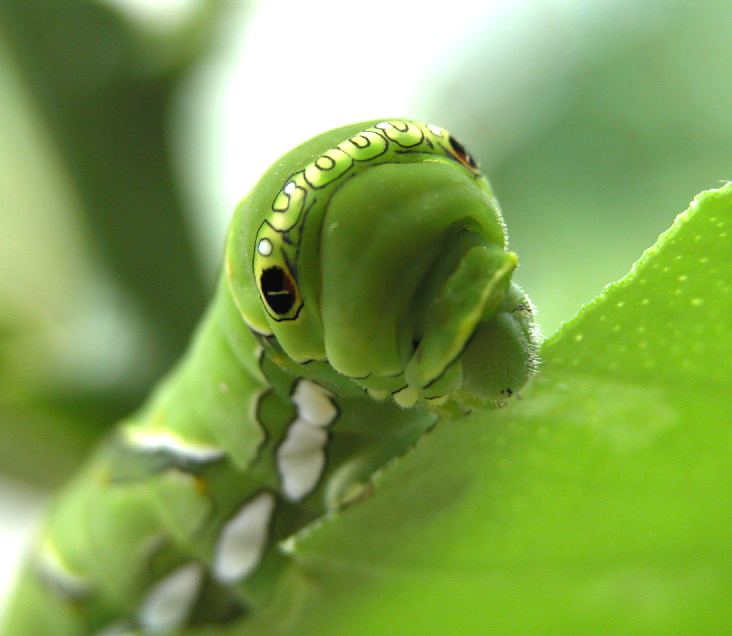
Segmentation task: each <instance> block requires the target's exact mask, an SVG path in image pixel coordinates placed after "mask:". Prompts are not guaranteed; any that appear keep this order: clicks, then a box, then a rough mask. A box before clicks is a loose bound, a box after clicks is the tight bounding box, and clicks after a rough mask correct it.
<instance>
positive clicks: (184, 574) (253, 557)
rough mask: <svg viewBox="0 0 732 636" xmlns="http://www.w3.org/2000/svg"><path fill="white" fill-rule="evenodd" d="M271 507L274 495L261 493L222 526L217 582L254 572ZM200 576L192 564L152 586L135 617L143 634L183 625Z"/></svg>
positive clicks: (104, 635)
mask: <svg viewBox="0 0 732 636" xmlns="http://www.w3.org/2000/svg"><path fill="white" fill-rule="evenodd" d="M274 507H275V499H274V497H273V495H271V494H270V493H268V492H264V493H261V494H259V495H257V496H256V497H255V498H254V499H251V500H250V501H248V502H247V503H246V504H244V506H242V508H241V509H240V510H239V512H237V513H236V514H235V515H234V517H233V518H232V519H231V520H230V521H229V522H228V523H227V524H226V525H225V526H224V528H223V530H222V531H221V536H220V537H219V541H218V545H217V547H216V554H215V557H214V563H213V574H214V576H215V577H216V579H218V580H219V581H221V582H222V583H226V584H234V583H238V582H240V581H242V580H243V579H245V578H246V577H247V576H248V575H249V574H251V573H252V572H253V571H254V569H255V568H256V567H257V565H258V564H259V561H260V560H261V558H262V554H263V552H264V550H265V548H266V546H267V535H268V533H269V525H270V521H271V519H272V513H273V512H274ZM203 576H204V569H203V566H202V565H201V564H200V563H195V562H193V563H188V564H186V565H183V566H180V567H179V568H177V569H175V570H173V572H171V573H170V574H168V575H167V576H165V577H164V578H162V579H161V580H160V581H158V582H157V583H155V585H153V587H152V588H150V591H149V592H148V593H147V595H146V596H145V598H144V599H143V601H142V603H141V605H140V609H139V611H138V614H137V619H138V622H139V624H140V626H141V627H142V628H143V630H144V631H145V632H146V633H151V634H163V633H169V632H171V631H173V630H176V629H179V628H180V627H182V626H183V625H185V623H186V621H187V620H188V618H189V617H190V615H191V612H192V610H193V607H194V606H195V604H196V600H197V599H198V596H199V592H200V588H201V583H202V582H203ZM129 629H130V628H129V625H127V624H125V623H119V624H115V625H111V626H109V627H107V628H106V629H104V630H102V631H101V632H99V633H98V634H97V636H112V635H116V634H125V633H128V630H129Z"/></svg>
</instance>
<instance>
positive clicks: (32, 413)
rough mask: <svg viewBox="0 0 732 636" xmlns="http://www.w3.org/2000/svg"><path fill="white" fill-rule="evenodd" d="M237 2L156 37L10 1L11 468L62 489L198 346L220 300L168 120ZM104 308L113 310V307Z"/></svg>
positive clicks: (2, 291) (90, 1)
mask: <svg viewBox="0 0 732 636" xmlns="http://www.w3.org/2000/svg"><path fill="white" fill-rule="evenodd" d="M227 5H228V3H227V2H226V1H225V0H199V2H197V3H193V4H192V5H191V7H192V9H191V10H190V11H189V12H188V14H187V16H186V17H185V19H183V20H178V21H177V22H176V23H175V24H174V25H172V26H171V27H169V28H166V29H162V28H158V29H153V28H151V27H150V25H149V24H148V23H146V22H145V21H143V20H137V19H135V16H134V15H133V14H131V13H129V12H125V11H123V10H121V9H120V8H116V7H114V6H113V5H112V4H111V2H110V3H108V4H107V3H104V2H101V1H95V0H59V1H56V0H28V1H26V0H22V1H21V0H8V1H7V2H2V3H0V44H2V47H3V48H2V50H1V51H0V53H2V59H1V60H0V61H1V62H2V65H0V82H2V84H3V88H7V89H8V90H7V91H5V92H4V93H3V98H2V102H0V106H2V110H3V114H4V115H10V116H8V117H4V118H3V124H4V126H5V129H4V130H3V134H2V138H3V139H4V140H6V139H7V140H10V142H11V143H8V144H7V145H6V146H4V147H3V149H2V151H0V153H1V154H0V163H2V165H4V166H9V167H10V168H12V170H6V171H5V172H4V174H6V175H7V174H11V175H14V176H11V177H10V178H6V179H4V180H2V184H1V185H2V188H3V193H2V194H3V197H2V198H3V201H4V202H5V203H6V207H5V208H4V209H5V210H8V213H7V214H5V215H4V216H3V221H4V222H6V223H9V228H8V227H7V226H6V228H5V232H6V237H5V241H3V243H4V244H6V245H7V248H4V249H3V259H2V265H3V270H4V273H5V275H6V277H7V278H6V279H5V280H4V281H3V286H2V288H0V313H2V316H0V320H2V322H3V327H4V328H5V329H4V333H3V336H2V342H1V343H0V348H1V349H2V350H1V351H0V379H2V380H3V382H4V389H5V390H2V391H0V419H1V420H2V427H1V430H0V458H2V461H0V466H1V467H2V468H1V470H2V471H3V472H5V473H8V474H11V475H13V476H15V477H22V478H24V479H28V480H30V481H33V482H36V483H39V484H44V485H46V484H50V483H56V482H58V481H59V480H61V479H63V478H64V477H65V476H66V475H67V474H68V473H69V471H70V469H71V467H72V466H74V465H77V464H78V463H79V461H80V459H81V457H82V456H83V454H84V452H85V450H86V448H87V447H88V446H89V444H91V443H92V441H93V439H94V437H95V436H98V435H99V433H101V432H102V431H104V430H105V429H106V428H108V427H109V425H110V424H112V423H113V422H114V421H115V420H117V419H118V418H119V417H120V416H121V415H122V414H123V413H125V412H128V411H129V410H130V409H131V408H132V407H133V406H134V405H136V404H137V403H138V402H139V400H140V399H141V396H142V394H143V392H146V391H147V390H148V388H149V386H150V384H151V382H152V381H153V380H154V379H155V378H156V377H157V376H158V375H159V374H160V373H161V372H162V371H164V370H165V369H167V368H168V367H169V366H170V365H171V363H172V362H173V361H174V359H175V358H176V357H177V356H178V355H179V354H180V352H181V350H182V349H183V348H184V346H185V345H186V343H187V340H188V337H189V335H190V332H191V329H192V326H193V324H194V322H195V321H196V320H197V319H198V317H199V314H200V312H201V309H202V307H203V305H204V302H205V300H206V296H207V290H206V289H205V285H204V284H202V282H201V277H200V275H199V270H198V261H197V258H196V255H195V253H194V250H193V243H192V240H191V237H190V236H189V232H188V228H187V227H186V225H187V224H186V222H185V210H184V207H185V206H184V201H183V199H182V195H181V190H182V188H181V187H180V184H178V183H176V181H175V178H176V172H175V170H174V165H173V163H174V161H173V156H172V151H171V148H170V143H169V139H168V137H169V132H170V130H169V128H170V110H171V106H172V103H173V101H174V98H175V93H176V90H177V86H178V85H179V83H180V82H181V81H182V80H183V79H184V78H185V77H186V75H187V73H188V71H189V70H190V69H191V68H192V67H193V65H194V64H195V63H196V62H197V61H199V60H200V59H201V57H202V54H203V53H204V52H205V51H206V50H207V47H208V45H209V43H210V40H211V35H212V33H213V30H214V27H215V26H216V25H217V24H218V23H219V19H220V17H221V16H220V14H221V12H222V10H223V9H224V8H226V7H227ZM8 59H10V60H12V61H13V62H14V63H15V65H14V67H12V66H11V65H10V64H9V62H8ZM21 129H22V130H21ZM23 130H25V133H23ZM18 164H20V165H18ZM54 196H55V197H56V200H57V203H56V209H54V206H53V204H51V203H49V201H48V200H49V199H50V198H51V197H54ZM75 212H79V213H81V216H82V218H81V222H79V219H75V218H71V217H72V216H73V214H74V213H75ZM44 214H45V217H44ZM34 228H36V229H34ZM54 232H56V233H57V235H58V240H56V241H54V240H53V239H52V238H51V237H52V236H53V233H54ZM34 237H35V238H34ZM89 239H91V240H89ZM84 267H86V269H87V270H92V269H94V270H97V268H99V269H102V270H103V271H102V272H101V273H97V272H95V273H90V272H89V271H86V270H85V269H84ZM71 274H73V275H71ZM90 288H91V289H90ZM102 288H103V289H102ZM100 292H101V293H100ZM101 297H103V298H107V299H109V298H112V300H113V301H114V302H108V303H107V305H109V307H107V305H104V307H101V306H102V305H103V304H104V302H106V301H104V300H100V298H101ZM121 302H124V303H126V304H125V306H124V307H122V308H120V307H119V305H120V303H121ZM74 307H75V308H76V311H75V313H74V312H72V311H71V309H72V308H74ZM100 307H101V310H100ZM115 308H116V309H117V311H118V315H117V316H112V315H110V312H111V311H115ZM120 309H121V311H120ZM105 312H106V313H105ZM119 316H122V317H121V318H120V317H119ZM130 317H131V318H132V319H133V320H132V322H133V323H134V324H131V325H127V323H126V322H125V320H127V318H130ZM128 322H129V321H128ZM112 323H114V324H112ZM127 327H130V328H129V329H127ZM135 329H136V330H137V331H136V332H135ZM126 330H127V331H130V332H134V333H130V334H128V333H126ZM92 350H93V351H94V352H95V353H94V355H91V352H92ZM70 352H73V353H70ZM121 359H124V363H121V362H120V360H121ZM87 362H89V363H90V364H88V365H87V366H88V367H89V368H84V364H86V363H87ZM126 371H129V374H130V377H122V376H121V373H123V372H126Z"/></svg>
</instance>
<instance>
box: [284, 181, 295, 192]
mask: <svg viewBox="0 0 732 636" xmlns="http://www.w3.org/2000/svg"><path fill="white" fill-rule="evenodd" d="M296 187H297V186H296V185H295V182H294V181H288V182H287V184H286V185H285V189H284V193H285V194H292V193H293V192H294V191H295V188H296Z"/></svg>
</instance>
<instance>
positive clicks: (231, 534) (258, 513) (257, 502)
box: [213, 492, 275, 583]
mask: <svg viewBox="0 0 732 636" xmlns="http://www.w3.org/2000/svg"><path fill="white" fill-rule="evenodd" d="M274 506H275V499H274V497H273V496H272V495H271V494H270V493H268V492H264V493H262V494H260V495H258V496H257V497H255V498H254V499H252V500H251V501H249V502H247V503H246V504H245V505H244V506H243V507H242V508H241V510H239V512H238V513H237V514H236V515H235V516H234V517H233V518H232V519H231V520H230V521H229V522H228V523H227V524H226V525H225V526H224V529H223V530H222V532H221V536H220V537H219V542H218V545H217V546H216V556H215V558H214V564H213V572H214V575H215V576H216V578H217V579H218V580H219V581H222V582H223V583H236V582H238V581H241V580H242V579H244V578H246V577H247V576H248V575H249V574H251V573H252V571H253V570H254V568H256V567H257V565H258V564H259V561H260V559H261V558H262V553H263V552H264V548H265V547H266V545H267V534H268V531H269V524H270V521H271V519H272V513H273V512H274Z"/></svg>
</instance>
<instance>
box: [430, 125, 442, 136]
mask: <svg viewBox="0 0 732 636" xmlns="http://www.w3.org/2000/svg"><path fill="white" fill-rule="evenodd" d="M427 129H428V130H429V131H430V132H431V133H432V134H433V135H437V136H438V137H441V136H442V128H440V127H439V126H435V125H434V124H427Z"/></svg>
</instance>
